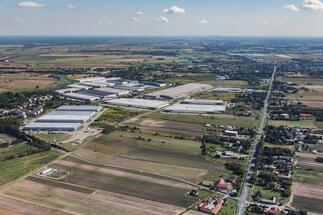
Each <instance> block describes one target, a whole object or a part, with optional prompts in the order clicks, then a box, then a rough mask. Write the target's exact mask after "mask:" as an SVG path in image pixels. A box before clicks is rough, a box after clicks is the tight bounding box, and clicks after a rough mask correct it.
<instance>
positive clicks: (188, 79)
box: [167, 74, 248, 88]
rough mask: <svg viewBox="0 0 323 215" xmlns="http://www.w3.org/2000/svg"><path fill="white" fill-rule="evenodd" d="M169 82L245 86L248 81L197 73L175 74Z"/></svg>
mask: <svg viewBox="0 0 323 215" xmlns="http://www.w3.org/2000/svg"><path fill="white" fill-rule="evenodd" d="M167 81H169V82H176V83H178V84H187V83H193V82H194V83H201V84H210V85H213V86H217V87H241V88H243V87H247V86H248V82H247V81H243V80H216V77H215V76H214V75H210V74H197V75H189V76H185V75H183V76H177V77H172V78H170V79H168V80H167Z"/></svg>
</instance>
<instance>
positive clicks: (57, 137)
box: [34, 133, 71, 144]
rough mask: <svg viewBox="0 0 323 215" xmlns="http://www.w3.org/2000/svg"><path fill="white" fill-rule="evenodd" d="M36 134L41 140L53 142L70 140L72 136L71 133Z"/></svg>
mask: <svg viewBox="0 0 323 215" xmlns="http://www.w3.org/2000/svg"><path fill="white" fill-rule="evenodd" d="M34 136H36V137H37V138H39V139H40V140H43V141H46V142H48V143H51V144H53V143H59V142H62V141H65V140H68V139H69V138H70V137H71V135H68V134H47V133H40V134H35V135H34Z"/></svg>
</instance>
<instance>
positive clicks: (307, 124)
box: [268, 120, 323, 128]
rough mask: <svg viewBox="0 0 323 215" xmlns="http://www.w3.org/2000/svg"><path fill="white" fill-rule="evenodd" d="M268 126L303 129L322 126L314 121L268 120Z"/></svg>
mask: <svg viewBox="0 0 323 215" xmlns="http://www.w3.org/2000/svg"><path fill="white" fill-rule="evenodd" d="M268 124H269V125H273V126H281V125H287V126H288V127H304V128H317V127H318V126H322V124H323V123H322V124H320V123H317V122H316V121H315V120H301V121H286V120H269V121H268Z"/></svg>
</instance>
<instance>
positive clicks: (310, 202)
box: [292, 195, 323, 214]
mask: <svg viewBox="0 0 323 215" xmlns="http://www.w3.org/2000/svg"><path fill="white" fill-rule="evenodd" d="M292 206H293V207H295V208H298V209H300V210H306V211H310V212H314V213H319V214H322V213H323V204H322V200H321V199H314V198H310V197H304V196H297V195H295V196H294V197H293V204H292Z"/></svg>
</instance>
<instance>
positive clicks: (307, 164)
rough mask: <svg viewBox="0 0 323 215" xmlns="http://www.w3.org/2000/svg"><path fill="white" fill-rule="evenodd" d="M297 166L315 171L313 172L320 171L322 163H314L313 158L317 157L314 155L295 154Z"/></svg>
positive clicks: (322, 166)
mask: <svg viewBox="0 0 323 215" xmlns="http://www.w3.org/2000/svg"><path fill="white" fill-rule="evenodd" d="M296 156H297V165H298V166H299V167H302V168H309V169H315V170H322V168H323V163H319V162H316V161H315V158H316V157H317V156H316V155H314V154H310V153H299V152H298V153H297V154H296Z"/></svg>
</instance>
